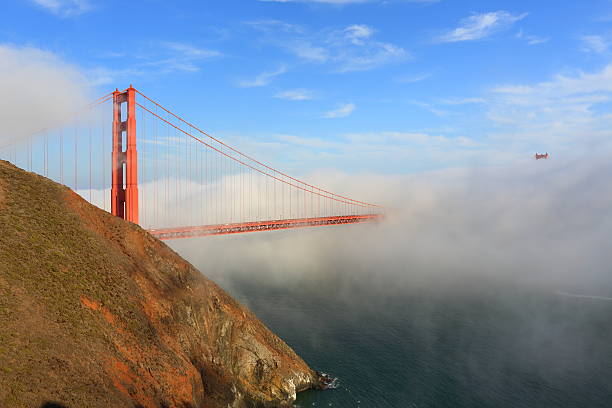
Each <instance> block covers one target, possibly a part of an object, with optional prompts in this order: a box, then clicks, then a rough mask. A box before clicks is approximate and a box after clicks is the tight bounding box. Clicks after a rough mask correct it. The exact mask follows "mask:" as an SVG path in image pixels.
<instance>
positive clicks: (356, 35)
mask: <svg viewBox="0 0 612 408" xmlns="http://www.w3.org/2000/svg"><path fill="white" fill-rule="evenodd" d="M344 32H345V33H346V38H347V39H348V40H349V41H350V42H352V43H353V44H355V45H363V42H364V40H366V39H368V38H370V37H371V36H372V35H373V34H374V29H373V28H372V27H368V26H367V25H363V24H354V25H352V26H348V27H346V28H345V29H344Z"/></svg>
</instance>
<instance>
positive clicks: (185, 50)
mask: <svg viewBox="0 0 612 408" xmlns="http://www.w3.org/2000/svg"><path fill="white" fill-rule="evenodd" d="M163 45H164V46H165V47H166V48H167V49H169V50H171V51H175V52H177V53H178V54H181V55H183V56H186V57H191V58H197V59H201V58H212V57H218V56H220V55H221V53H220V52H219V51H215V50H208V49H204V48H198V47H194V46H193V45H190V44H184V43H179V42H164V43H163Z"/></svg>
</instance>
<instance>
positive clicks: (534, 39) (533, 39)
mask: <svg viewBox="0 0 612 408" xmlns="http://www.w3.org/2000/svg"><path fill="white" fill-rule="evenodd" d="M516 38H519V39H521V40H525V41H526V42H527V44H528V45H538V44H544V43H547V42H548V41H550V38H548V37H538V36H537V35H531V34H526V33H525V32H524V31H523V29H520V30H519V32H518V33H517V34H516Z"/></svg>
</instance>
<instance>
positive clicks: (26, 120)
mask: <svg viewBox="0 0 612 408" xmlns="http://www.w3.org/2000/svg"><path fill="white" fill-rule="evenodd" d="M86 90H87V81H86V79H85V76H84V75H83V74H82V72H81V70H80V69H79V68H77V67H75V66H73V65H70V64H68V63H66V62H65V61H63V60H61V59H60V58H59V57H57V56H56V55H54V54H52V53H50V52H46V51H43V50H40V49H38V48H29V47H15V46H10V45H1V44H0V93H2V95H10V97H8V96H7V97H4V98H2V99H1V100H0V145H1V144H2V142H3V141H4V142H6V141H7V140H11V139H19V138H21V137H25V136H29V135H31V134H33V133H35V132H37V131H39V130H42V129H43V128H51V127H54V126H57V125H58V124H60V123H61V122H63V121H65V120H67V119H69V118H72V117H74V114H75V112H76V111H78V110H79V109H82V108H83V107H84V106H86V105H87V102H88V98H87V96H86Z"/></svg>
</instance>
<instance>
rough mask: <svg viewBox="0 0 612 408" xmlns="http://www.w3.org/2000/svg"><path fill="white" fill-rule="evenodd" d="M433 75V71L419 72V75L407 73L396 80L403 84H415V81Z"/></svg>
mask: <svg viewBox="0 0 612 408" xmlns="http://www.w3.org/2000/svg"><path fill="white" fill-rule="evenodd" d="M431 76H432V74H431V73H426V74H419V75H405V76H400V77H398V78H396V79H395V81H396V82H399V83H402V84H413V83H415V82H421V81H424V80H426V79H428V78H431Z"/></svg>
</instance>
